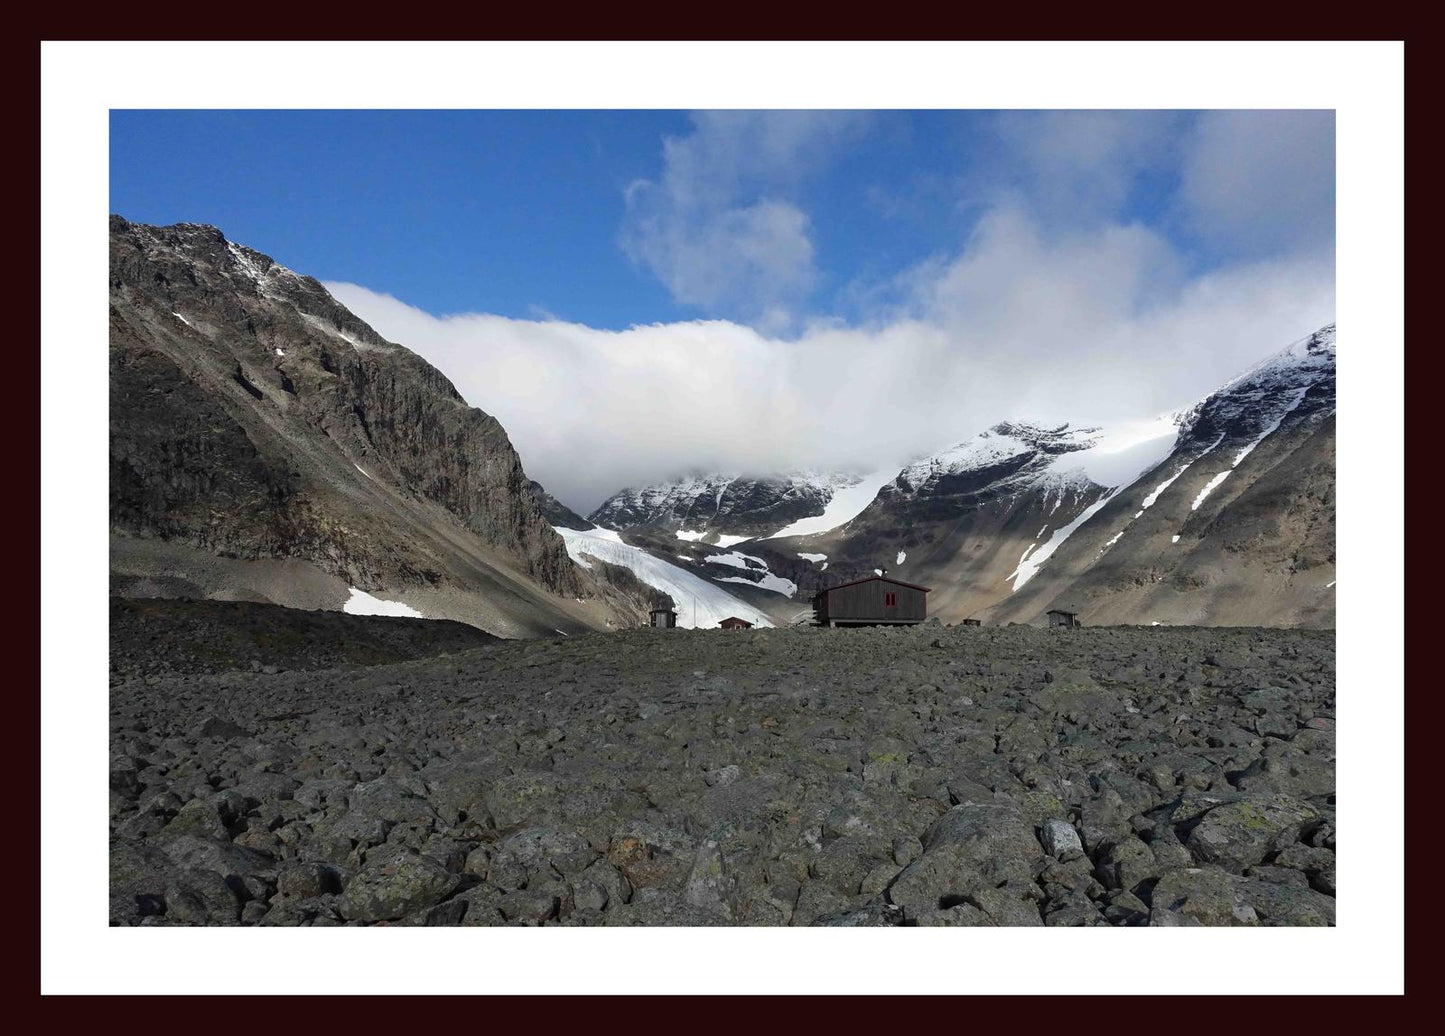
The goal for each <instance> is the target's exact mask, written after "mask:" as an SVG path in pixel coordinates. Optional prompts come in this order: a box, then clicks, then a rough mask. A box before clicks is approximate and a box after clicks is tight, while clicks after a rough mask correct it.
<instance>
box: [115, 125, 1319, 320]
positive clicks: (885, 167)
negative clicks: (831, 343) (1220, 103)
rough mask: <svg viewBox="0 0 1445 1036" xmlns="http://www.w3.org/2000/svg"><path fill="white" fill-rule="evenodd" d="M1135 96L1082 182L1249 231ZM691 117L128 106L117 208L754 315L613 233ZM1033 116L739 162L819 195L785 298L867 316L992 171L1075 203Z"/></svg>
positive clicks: (575, 314) (520, 288)
mask: <svg viewBox="0 0 1445 1036" xmlns="http://www.w3.org/2000/svg"><path fill="white" fill-rule="evenodd" d="M1088 114H1089V113H1071V115H1069V116H1065V117H1066V118H1068V117H1072V118H1076V119H1077V118H1079V117H1080V116H1081V115H1082V116H1087V115H1088ZM1131 114H1132V119H1133V121H1134V122H1135V123H1136V124H1137V126H1138V129H1137V131H1133V132H1137V134H1138V136H1139V137H1140V138H1149V139H1141V142H1140V143H1137V144H1135V145H1133V147H1134V149H1135V151H1137V152H1138V157H1137V158H1134V157H1132V154H1131V157H1130V159H1129V162H1130V164H1129V166H1128V167H1127V169H1123V170H1121V171H1119V172H1118V174H1117V175H1119V176H1121V177H1123V178H1124V179H1125V180H1126V181H1127V182H1125V183H1123V184H1122V185H1120V186H1117V187H1108V188H1101V187H1100V185H1099V184H1098V183H1097V181H1095V182H1092V183H1089V182H1086V183H1085V184H1084V187H1085V188H1093V189H1098V190H1103V191H1105V192H1106V193H1107V194H1108V201H1107V204H1108V205H1109V206H1110V207H1111V211H1112V215H1113V216H1114V217H1115V218H1117V219H1118V220H1119V221H1121V222H1123V223H1131V222H1136V221H1137V222H1143V223H1145V224H1147V225H1151V226H1155V227H1158V228H1160V229H1161V231H1162V232H1163V233H1165V234H1166V235H1167V236H1168V237H1169V238H1170V240H1171V241H1173V242H1174V243H1175V244H1177V245H1178V246H1179V247H1180V250H1181V255H1183V256H1184V257H1185V259H1186V261H1187V262H1188V263H1189V264H1190V265H1191V266H1192V267H1193V268H1207V267H1211V266H1214V265H1217V264H1219V263H1221V262H1227V261H1228V260H1229V259H1231V258H1233V257H1235V256H1236V255H1238V254H1241V253H1243V252H1247V251H1249V250H1250V249H1251V248H1252V243H1251V242H1250V241H1248V240H1246V239H1244V236H1243V235H1240V238H1241V239H1240V240H1229V239H1228V238H1225V239H1220V238H1218V237H1210V236H1207V235H1200V234H1198V233H1195V232H1193V229H1192V228H1191V227H1190V226H1189V225H1188V224H1187V223H1186V222H1185V221H1184V220H1182V219H1180V218H1179V217H1178V214H1177V213H1175V212H1174V211H1172V209H1171V201H1172V199H1173V198H1174V196H1175V194H1176V192H1177V190H1178V185H1179V179H1180V158H1179V154H1178V150H1177V147H1176V146H1175V141H1176V139H1177V138H1178V137H1179V136H1180V135H1181V134H1182V133H1184V132H1186V131H1187V130H1188V128H1189V127H1190V126H1191V125H1192V124H1193V123H1195V122H1196V121H1197V119H1198V116H1197V115H1195V114H1194V113H1157V114H1156V113H1131ZM696 128H697V127H696V126H695V124H694V120H693V119H692V118H691V117H690V116H689V115H688V113H685V112H674V111H634V112H625V111H624V112H586V111H582V112H576V111H562V112H554V111H503V112H450V111H434V112H307V111H300V112H291V111H223V112H208V111H142V112H136V111H116V112H114V113H113V114H112V117H111V209H112V210H113V211H116V212H119V213H120V214H122V215H124V216H126V217H127V218H129V219H133V220H138V221H141V222H147V223H175V222H181V221H191V222H205V223H214V224H216V225H218V226H220V227H221V228H222V229H223V230H224V231H225V232H226V233H227V234H229V235H230V236H232V237H234V238H235V239H236V240H238V241H243V242H246V243H248V244H251V245H252V246H253V247H256V248H258V249H260V250H262V251H264V252H266V253H268V254H270V255H272V256H273V257H275V258H276V259H277V260H278V261H280V262H282V263H284V264H286V265H288V266H291V267H293V268H295V269H298V270H304V271H307V272H310V273H312V274H314V275H315V276H317V277H318V278H320V279H322V280H336V281H349V282H353V283H358V284H367V285H373V286H377V287H379V288H382V289H384V290H386V291H387V292H389V293H391V294H394V295H396V296H398V297H400V298H403V299H406V300H407V301H408V302H410V303H412V304H414V305H416V306H419V307H421V308H423V309H426V310H428V311H429V312H433V313H458V312H469V311H483V312H489V313H496V314H500V315H504V316H513V317H532V316H537V315H539V314H552V315H556V316H558V317H561V318H563V319H566V320H571V321H577V322H579V323H584V324H588V325H590V326H594V327H601V328H612V329H616V328H623V327H627V326H630V325H632V324H639V323H651V322H654V321H672V320H679V319H689V318H693V317H697V316H723V317H730V318H738V319H749V318H751V317H753V316H755V315H756V314H754V313H752V312H751V311H750V307H749V305H748V303H747V302H746V301H745V300H740V299H734V298H719V299H704V300H702V301H692V299H693V298H694V296H690V295H689V294H688V293H687V292H679V293H676V294H675V293H674V292H671V291H669V288H668V285H667V283H666V281H665V280H664V279H662V278H660V277H659V276H658V274H657V272H656V271H655V270H654V269H653V268H652V267H651V266H649V264H648V261H647V259H646V257H645V254H644V255H642V256H639V254H638V252H639V250H638V249H635V248H634V249H632V250H631V251H632V253H633V254H629V249H628V248H626V247H624V245H623V244H622V243H621V242H622V241H623V239H624V237H625V235H626V234H627V231H628V223H629V206H628V202H627V192H628V188H629V186H630V185H632V184H634V183H637V182H639V181H657V180H658V179H660V178H661V177H662V176H664V175H665V173H666V170H665V169H664V165H663V161H664V160H663V149H664V140H665V139H666V138H672V139H674V140H687V139H688V138H689V136H691V137H692V138H693V139H696V138H697V136H698V134H697V133H696ZM1029 132H1030V127H1028V125H1027V119H1026V118H1021V117H1020V116H1019V115H1018V114H1017V113H1011V114H1010V113H1002V114H1001V113H994V112H873V113H843V114H839V116H838V125H837V126H835V127H834V128H833V130H832V132H830V133H827V134H824V135H822V136H814V137H805V138H803V139H800V140H799V141H798V142H797V147H798V153H795V154H792V155H788V156H786V157H785V158H784V159H783V160H782V162H781V163H779V164H781V165H782V166H783V168H781V169H778V168H773V169H754V170H744V171H743V173H742V175H741V179H742V180H743V181H744V182H743V183H742V184H741V185H740V188H739V190H740V192H741V193H740V194H739V197H740V198H742V199H748V198H756V197H765V196H766V197H778V198H782V199H783V200H785V201H787V202H789V203H790V204H793V205H795V206H796V207H797V208H798V209H799V210H800V211H803V212H805V213H806V214H807V215H808V218H809V223H810V228H811V235H810V239H811V243H812V246H813V266H814V271H813V276H812V278H811V279H810V281H809V283H808V284H807V285H806V286H801V287H800V288H799V290H798V292H796V293H794V294H792V295H790V297H789V299H788V301H789V303H790V306H792V307H795V308H797V309H799V310H800V311H802V312H806V313H807V314H811V315H821V316H829V317H840V318H843V319H858V318H859V317H860V316H861V315H862V313H861V310H860V305H861V304H860V301H859V297H860V295H862V294H866V291H867V289H874V290H876V289H879V288H880V287H886V284H887V282H888V280H889V279H890V278H891V277H893V276H895V275H897V274H898V273H900V272H902V271H905V270H908V269H909V268H911V267H913V266H914V265H916V264H918V263H920V262H922V261H924V260H926V259H928V258H929V257H930V256H935V255H938V254H940V253H946V252H947V251H948V250H949V249H950V248H952V247H954V246H955V245H956V244H957V242H959V241H961V240H963V239H964V238H965V237H966V235H967V234H968V232H969V231H970V230H971V229H972V228H973V226H974V224H975V223H976V221H977V220H978V219H979V217H980V216H981V215H982V214H983V213H984V212H985V211H986V210H987V202H988V200H989V199H990V198H991V197H993V196H994V195H996V193H997V192H1000V191H1007V190H1016V191H1021V192H1033V193H1035V194H1036V195H1038V196H1039V197H1040V198H1044V197H1049V198H1050V199H1051V200H1050V201H1049V204H1051V205H1057V206H1059V207H1064V206H1067V207H1069V208H1070V209H1073V208H1074V207H1075V206H1077V205H1078V204H1079V200H1078V198H1077V197H1075V196H1074V195H1073V191H1072V190H1066V191H1065V193H1064V194H1063V195H1062V196H1061V197H1058V198H1057V199H1053V198H1052V194H1051V192H1053V191H1054V190H1055V188H1053V187H1052V186H1046V185H1042V184H1041V183H1040V179H1041V177H1042V176H1044V175H1047V174H1046V172H1045V173H1040V171H1039V170H1038V169H1037V168H1035V167H1034V166H1033V165H1030V164H1029V163H1030V162H1031V161H1032V151H1033V150H1037V145H1036V144H1034V143H1032V142H1029V143H1026V144H1025V143H1021V139H1022V138H1024V137H1025V136H1026V135H1028V134H1029ZM1115 132H1118V131H1115ZM1121 150H1122V149H1121ZM1020 152H1024V154H1023V156H1022V157H1021V155H1020ZM1111 175H1114V174H1113V171H1111ZM1332 200H1333V196H1332V191H1331V192H1329V193H1328V194H1327V195H1326V194H1322V195H1321V201H1323V202H1326V203H1332ZM1090 204H1092V203H1090ZM1050 215H1052V216H1057V215H1060V213H1059V212H1053V213H1051V214H1050ZM1325 216H1326V213H1325V212H1324V211H1323V209H1321V211H1318V212H1315V213H1312V214H1310V217H1309V218H1311V219H1313V220H1315V221H1317V222H1318V223H1321V224H1322V223H1323V221H1324V219H1325ZM1321 229H1322V231H1327V228H1323V227H1322V228H1321ZM793 315H794V316H797V315H799V314H793Z"/></svg>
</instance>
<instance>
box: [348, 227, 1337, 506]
mask: <svg viewBox="0 0 1445 1036" xmlns="http://www.w3.org/2000/svg"><path fill="white" fill-rule="evenodd" d="M902 284H903V291H904V294H905V296H906V303H905V304H904V305H902V306H900V307H899V308H898V310H897V311H895V312H893V313H891V314H888V315H886V316H883V317H880V318H879V319H877V320H876V321H875V322H873V323H870V324H868V325H866V326H860V327H848V326H843V325H841V324H839V323H837V322H835V321H823V322H818V323H816V324H812V325H809V326H806V327H804V328H803V330H802V331H801V332H800V333H799V334H798V335H797V336H796V337H795V338H793V339H792V340H784V339H782V338H778V337H772V336H769V335H767V334H765V333H762V332H760V331H758V330H756V329H754V328H752V327H747V326H743V325H740V324H737V323H732V322H729V321H721V320H708V321H693V322H686V323H676V324H667V325H660V324H659V325H650V326H643V327H634V328H630V329H628V330H625V331H603V330H597V329H593V328H589V327H585V326H582V325H578V324H569V323H562V322H559V321H529V320H514V319H507V318H503V317H497V316H491V315H484V314H464V315H457V316H446V317H434V316H432V315H430V314H427V313H425V312H422V311H421V310H418V309H415V308H413V307H410V306H407V305H405V304H404V303H402V302H399V301H398V300H396V299H394V298H391V297H389V296H386V295H381V294H377V293H374V292H371V291H368V290H367V289H365V288H360V287H357V286H355V285H349V284H329V285H327V287H328V288H330V290H331V291H332V293H333V294H335V295H336V297H337V298H338V299H339V300H340V301H341V302H342V303H344V304H345V305H347V306H348V307H350V308H351V309H352V310H353V311H354V312H356V313H357V315H359V316H360V317H362V318H363V319H364V320H366V321H368V322H369V323H371V324H372V326H374V327H375V328H376V329H377V330H378V331H379V332H380V333H381V334H382V335H384V336H385V337H387V338H389V339H391V340H393V341H397V342H401V343H403V344H405V345H407V346H409V347H410V348H412V349H414V350H415V351H416V352H418V353H420V354H421V355H422V356H424V357H425V358H427V359H428V360H430V361H431V362H432V363H434V364H435V365H436V366H437V367H439V368H440V369H441V370H442V371H443V372H444V373H446V374H447V375H448V376H449V377H450V378H451V379H452V380H453V381H454V382H455V383H456V385H457V387H458V389H459V390H460V391H461V392H462V394H463V395H464V396H465V397H466V398H467V400H468V401H469V402H470V403H472V404H473V405H475V406H478V407H481V408H482V409H483V410H486V411H487V412H489V413H491V414H493V415H495V416H496V417H497V418H498V419H499V420H500V421H501V422H502V424H503V426H504V427H505V428H506V430H507V432H508V434H509V435H510V436H511V439H512V442H513V443H514V444H515V445H516V447H517V449H518V450H519V452H520V453H521V455H522V461H523V463H524V465H525V466H526V468H527V471H528V473H529V474H530V475H531V476H532V477H533V478H536V479H538V480H539V481H540V482H542V483H543V484H544V485H546V486H547V487H548V489H550V490H551V491H552V492H553V493H555V494H556V495H557V496H558V497H559V498H560V499H562V500H563V501H564V502H566V503H567V504H568V505H569V506H572V507H574V508H576V509H577V510H580V511H584V512H585V511H587V510H590V509H591V508H592V507H594V506H595V505H596V504H598V503H599V502H600V501H601V500H602V499H603V498H604V497H606V496H607V495H609V494H610V493H612V492H614V491H616V490H617V489H620V488H622V487H623V486H626V485H632V486H637V485H641V484H644V483H646V482H650V481H654V480H657V479H660V478H664V477H669V476H672V475H675V474H680V473H682V472H684V471H686V470H688V469H690V468H704V469H732V470H742V471H751V472H767V471H777V470H782V469H786V468H793V467H799V466H812V465H817V466H823V467H832V466H844V465H853V466H861V467H865V468H872V467H876V466H882V465H885V464H890V463H898V464H900V466H901V464H902V463H903V462H904V461H905V460H907V459H908V458H910V457H911V456H914V455H916V454H917V453H919V452H920V451H927V450H933V449H936V448H938V447H941V446H944V445H947V444H950V443H952V442H954V441H957V440H959V439H962V438H966V437H967V436H969V435H972V434H974V433H975V432H977V431H979V430H981V429H982V428H984V427H987V426H988V425H990V424H992V423H994V422H995V421H997V420H1001V419H1004V418H1010V417H1012V418H1018V419H1023V420H1029V419H1034V420H1041V421H1063V420H1073V421H1081V422H1082V421H1091V420H1107V419H1110V418H1119V417H1140V416H1147V415H1152V414H1155V413H1158V412H1160V411H1163V410H1167V409H1170V408H1173V407H1177V406H1184V405H1187V404H1188V403H1191V402H1193V401H1194V400H1195V399H1196V398H1198V397H1200V396H1202V395H1204V394H1206V393H1208V392H1209V391H1212V390H1213V389H1214V388H1216V387H1217V386H1218V385H1219V384H1221V383H1223V382H1225V381H1227V380H1228V379H1229V378H1231V377H1233V376H1234V375H1235V374H1237V373H1239V372H1240V371H1241V370H1242V369H1244V368H1245V367H1247V366H1248V365H1249V364H1251V363H1253V362H1254V361H1256V360H1257V359H1259V358H1260V357H1261V356H1263V355H1265V354H1266V353H1269V352H1272V351H1274V350H1275V349H1278V348H1281V347H1283V346H1284V345H1286V344H1288V343H1289V342H1290V341H1292V340H1294V339H1296V338H1298V337H1301V336H1303V335H1305V334H1308V333H1309V332H1310V331H1312V330H1314V329H1315V328H1317V327H1319V326H1320V325H1322V324H1324V323H1327V322H1328V321H1329V320H1331V319H1333V317H1334V287H1333V267H1332V263H1331V262H1329V261H1326V260H1323V259H1319V258H1311V257H1295V258H1280V259H1273V260H1268V261H1259V262H1255V263H1251V264H1247V265H1241V266H1236V267H1232V268H1229V269H1227V270H1221V271H1216V272H1212V273H1208V274H1205V275H1202V276H1195V277H1189V276H1186V275H1185V274H1184V272H1183V266H1182V263H1181V262H1180V261H1179V259H1178V257H1177V255H1176V254H1175V253H1174V251H1173V249H1172V247H1171V246H1170V244H1169V243H1168V242H1167V241H1166V240H1165V239H1163V238H1162V237H1160V236H1159V235H1157V234H1155V233H1154V232H1152V231H1150V230H1148V229H1146V228H1142V227H1135V226H1115V225H1111V224H1104V225H1102V226H1100V227H1098V228H1096V229H1093V230H1089V231H1078V232H1074V233H1070V234H1068V235H1063V236H1059V235H1049V234H1046V233H1045V232H1044V231H1043V230H1042V229H1041V228H1040V226H1039V224H1038V223H1036V222H1035V221H1034V220H1032V219H1031V218H1030V217H1029V216H1028V215H1027V214H1025V213H1024V212H1022V211H1020V210H1018V209H1012V208H1005V209H999V210H997V211H995V212H993V213H991V214H990V215H989V216H988V217H987V218H986V219H985V220H984V221H983V222H982V223H981V224H980V226H979V229H978V230H977V232H976V233H975V234H974V235H973V236H972V237H971V238H970V240H969V241H968V242H967V244H966V247H965V248H964V249H963V250H962V252H961V253H960V254H959V255H958V256H957V257H954V258H952V259H944V260H940V261H937V262H934V263H931V264H927V265H925V266H923V267H920V268H919V269H917V270H914V271H911V272H910V274H909V275H908V276H907V277H905V278H903V279H902Z"/></svg>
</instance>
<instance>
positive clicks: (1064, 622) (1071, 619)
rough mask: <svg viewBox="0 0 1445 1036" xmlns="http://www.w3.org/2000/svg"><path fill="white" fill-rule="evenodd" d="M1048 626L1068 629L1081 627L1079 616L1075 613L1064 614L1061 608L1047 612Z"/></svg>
mask: <svg viewBox="0 0 1445 1036" xmlns="http://www.w3.org/2000/svg"><path fill="white" fill-rule="evenodd" d="M1048 617H1049V626H1050V627H1053V626H1066V627H1068V628H1070V629H1072V628H1074V627H1075V626H1082V625H1083V623H1082V622H1080V621H1079V616H1078V615H1077V614H1076V613H1075V612H1066V611H1064V610H1063V609H1062V608H1053V609H1050V611H1049V616H1048Z"/></svg>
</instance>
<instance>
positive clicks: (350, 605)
mask: <svg viewBox="0 0 1445 1036" xmlns="http://www.w3.org/2000/svg"><path fill="white" fill-rule="evenodd" d="M341 610H342V611H344V612H346V613H348V614H350V615H400V616H402V617H404V618H412V619H425V618H426V616H425V615H423V614H422V613H421V612H419V611H417V610H416V609H415V608H413V607H411V606H410V605H407V604H402V603H401V602H400V601H383V600H382V599H381V598H379V597H372V596H371V594H369V593H367V592H366V591H365V590H358V589H357V588H356V587H354V586H353V587H352V588H351V598H350V600H348V601H347V602H346V603H345V604H343V605H342V606H341Z"/></svg>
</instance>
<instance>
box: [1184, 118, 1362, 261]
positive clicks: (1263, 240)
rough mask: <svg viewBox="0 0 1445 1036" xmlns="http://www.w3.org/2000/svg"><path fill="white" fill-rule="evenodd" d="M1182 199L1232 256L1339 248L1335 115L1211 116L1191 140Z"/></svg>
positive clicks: (1195, 223)
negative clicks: (1336, 214) (1335, 232)
mask: <svg viewBox="0 0 1445 1036" xmlns="http://www.w3.org/2000/svg"><path fill="white" fill-rule="evenodd" d="M1179 202H1180V206H1181V208H1182V211H1183V214H1184V217H1185V219H1186V220H1187V221H1188V223H1189V224H1190V226H1191V227H1192V228H1193V229H1194V231H1195V232H1196V233H1198V234H1199V235H1200V236H1201V237H1202V238H1204V239H1205V240H1207V241H1209V242H1211V243H1215V244H1224V245H1226V246H1227V247H1228V248H1229V250H1230V251H1231V252H1232V253H1235V254H1250V253H1266V252H1271V251H1277V250H1280V249H1284V248H1303V247H1316V248H1329V249H1331V250H1332V249H1333V244H1334V230H1335V223H1334V211H1335V116H1334V112H1332V111H1211V112H1204V113H1202V114H1201V115H1200V116H1199V119H1198V122H1197V123H1196V125H1195V128H1194V131H1193V133H1191V134H1190V136H1189V138H1188V140H1187V141H1186V143H1185V147H1184V154H1183V165H1182V170H1181V174H1180V185H1179Z"/></svg>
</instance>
